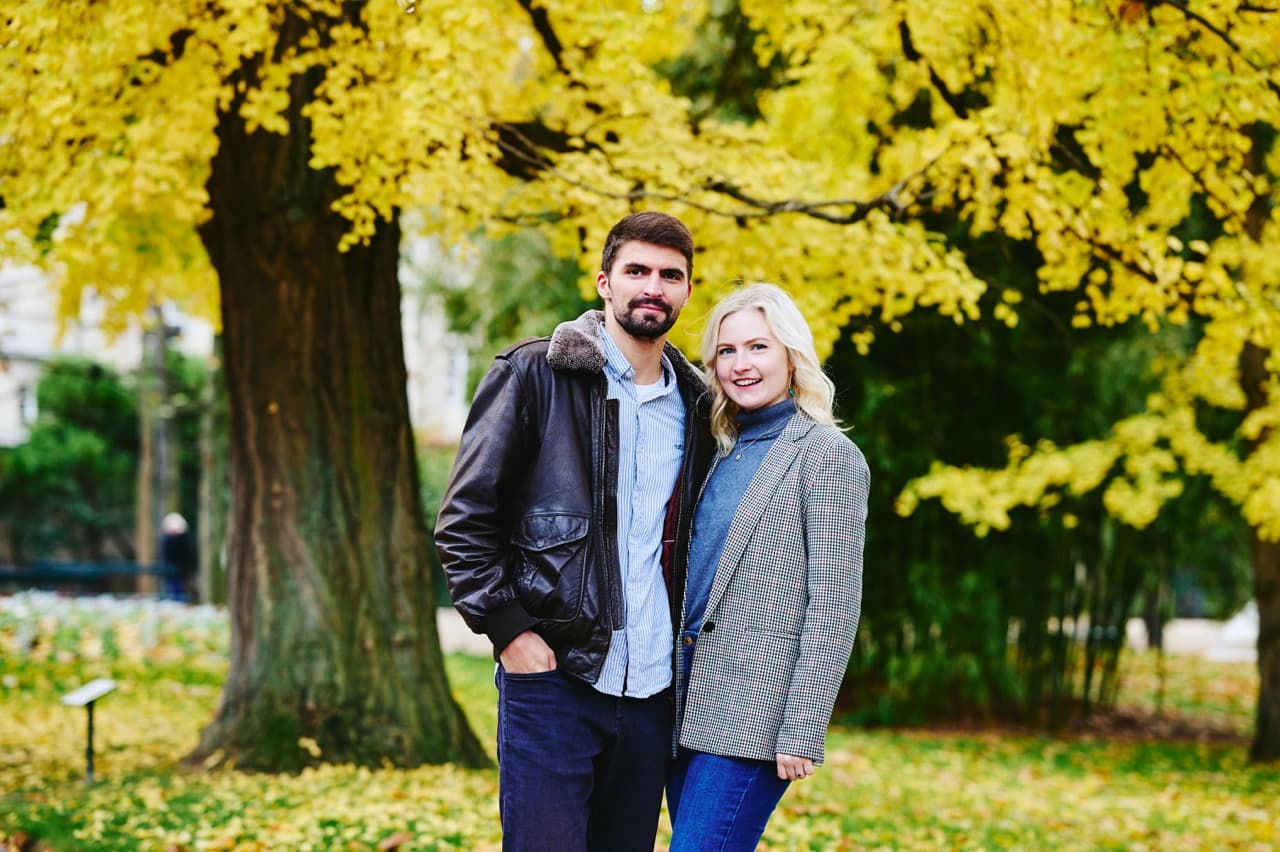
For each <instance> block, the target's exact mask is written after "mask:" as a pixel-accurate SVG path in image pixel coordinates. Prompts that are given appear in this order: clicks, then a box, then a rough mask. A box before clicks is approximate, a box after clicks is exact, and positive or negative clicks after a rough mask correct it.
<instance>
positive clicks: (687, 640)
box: [680, 636, 693, 648]
mask: <svg viewBox="0 0 1280 852" xmlns="http://www.w3.org/2000/svg"><path fill="white" fill-rule="evenodd" d="M680 644H681V645H683V646H685V647H686V648H688V647H689V646H690V645H692V644H693V637H692V636H681V637H680Z"/></svg>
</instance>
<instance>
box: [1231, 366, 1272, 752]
mask: <svg viewBox="0 0 1280 852" xmlns="http://www.w3.org/2000/svg"><path fill="white" fill-rule="evenodd" d="M1266 361H1267V352H1266V350H1264V349H1260V348H1259V347H1257V346H1254V345H1253V344H1252V343H1248V344H1245V349H1244V353H1243V354H1242V355H1241V356H1240V381H1241V384H1243V385H1244V390H1245V397H1246V399H1247V405H1246V410H1247V411H1253V410H1255V409H1257V408H1260V407H1261V406H1262V404H1263V403H1264V402H1265V401H1266V393H1267V383H1268V382H1269V380H1270V376H1269V375H1268V373H1267V364H1266ZM1259 440H1262V436H1260V437H1259ZM1250 449H1252V448H1250ZM1249 539H1250V544H1251V545H1252V547H1251V550H1252V553H1253V596H1254V599H1255V600H1256V601H1257V604H1258V715H1257V730H1256V731H1254V735H1253V745H1252V746H1250V748H1249V757H1250V759H1252V760H1255V761H1267V760H1280V542H1274V541H1264V540H1263V539H1262V538H1261V537H1260V536H1259V535H1258V531H1257V530H1256V529H1250V530H1249Z"/></svg>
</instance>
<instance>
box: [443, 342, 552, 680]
mask: <svg viewBox="0 0 1280 852" xmlns="http://www.w3.org/2000/svg"><path fill="white" fill-rule="evenodd" d="M527 425H528V424H527V411H526V409H525V404H524V399H523V394H522V392H521V386H520V379H519V376H518V375H517V374H516V372H515V370H514V368H513V367H512V365H511V363H510V362H509V361H508V360H507V359H505V358H498V359H497V360H495V361H494V363H493V366H492V367H491V368H490V369H489V372H488V373H487V374H486V375H485V377H484V379H482V380H481V382H480V386H479V387H478V388H477V389H476V394H475V400H474V401H473V402H472V404H471V411H470V413H469V414H468V415H467V425H466V427H465V428H464V430H463V433H462V441H461V443H460V444H459V446H458V456H457V459H456V460H455V461H454V463H453V473H452V475H451V476H450V480H449V487H448V489H447V490H446V491H445V495H444V499H443V501H441V505H440V514H439V515H438V516H437V519H436V549H437V550H438V551H439V553H440V562H441V565H442V566H443V567H444V573H445V578H446V579H447V580H448V581H449V593H450V595H451V596H452V597H453V603H454V606H456V607H457V608H458V612H459V613H461V614H462V617H463V619H464V620H465V621H466V622H467V625H468V626H469V627H470V628H471V629H472V630H473V631H475V632H476V633H483V634H485V635H487V636H488V637H489V638H490V640H491V641H492V642H493V647H494V656H495V657H496V656H498V655H499V654H500V653H501V652H502V651H503V649H504V648H506V647H507V645H508V644H509V643H510V642H511V640H512V639H514V638H515V637H516V636H518V635H520V634H521V633H524V632H525V631H527V630H529V629H530V628H531V627H533V625H534V624H536V623H537V619H535V618H533V617H532V616H530V615H529V613H527V612H525V609H524V607H523V606H522V605H521V603H520V600H519V598H518V597H517V595H516V591H515V588H514V586H513V585H512V569H513V566H512V564H511V544H510V538H511V536H510V530H511V524H512V522H513V521H514V518H513V517H512V514H513V511H514V510H513V504H512V497H513V495H515V494H516V493H517V492H518V491H519V490H520V484H521V479H522V477H523V473H524V470H525V466H526V464H527V460H528V459H529V457H530V456H531V454H532V453H533V452H535V451H536V446H535V445H534V444H535V441H536V439H534V438H532V437H531V436H530V435H529V434H528V429H527Z"/></svg>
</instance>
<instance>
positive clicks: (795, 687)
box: [777, 436, 871, 770]
mask: <svg viewBox="0 0 1280 852" xmlns="http://www.w3.org/2000/svg"><path fill="white" fill-rule="evenodd" d="M823 452H824V458H823V459H822V461H821V464H820V465H818V467H817V470H816V471H815V473H814V475H813V478H812V482H811V485H810V487H809V491H808V492H807V494H806V495H805V499H804V505H803V507H802V510H803V519H804V527H805V547H806V552H807V560H808V574H807V576H808V581H807V582H808V593H809V602H808V607H807V608H806V610H805V615H804V623H803V626H802V628H801V632H800V655H799V658H798V659H797V661H796V666H795V669H794V671H793V672H792V677H791V688H790V691H789V693H788V696H787V707H786V711H785V713H784V715H783V719H782V727H781V729H780V730H779V732H778V744H777V752H778V754H779V755H780V758H779V769H780V770H782V769H783V768H784V767H783V766H782V762H781V757H786V756H794V757H800V758H807V759H809V760H811V761H813V762H814V763H821V762H822V759H823V757H824V743H825V739H826V732H827V726H828V724H830V721H831V711H832V709H833V708H834V707H835V700H836V693H837V692H838V691H839V689H840V683H841V681H842V680H843V679H844V673H845V669H847V668H848V665H849V655H850V653H851V652H852V650H853V638H854V635H855V634H856V633H857V629H858V615H859V613H860V610H861V606H862V551H863V543H864V541H865V536H866V522H867V498H868V494H869V490H870V486H871V473H870V471H869V470H868V468H867V462H866V459H864V458H863V456H862V452H861V451H860V450H859V449H858V448H857V447H856V446H854V444H853V443H852V442H851V441H849V440H847V439H844V438H843V436H841V438H840V439H837V440H835V441H833V442H832V443H831V444H829V445H828V446H827V447H826V448H825V449H824V451H823Z"/></svg>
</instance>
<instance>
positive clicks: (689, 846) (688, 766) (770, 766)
mask: <svg viewBox="0 0 1280 852" xmlns="http://www.w3.org/2000/svg"><path fill="white" fill-rule="evenodd" d="M790 783H791V782H790V781H784V780H782V779H781V778H779V777H778V769H777V765H776V764H775V763H774V762H773V761H763V760H746V759H744V758H741V757H721V756H720V755H718V754H706V753H705V752H700V751H690V750H689V749H681V750H680V756H679V757H678V758H677V759H676V762H675V765H674V766H673V767H672V768H671V778H670V780H669V781H668V782H667V808H668V810H669V811H670V812H671V852H737V850H742V852H750V851H751V850H752V849H755V848H756V845H757V844H758V843H759V842H760V836H761V835H763V834H764V827H765V824H766V823H768V822H769V816H770V814H772V813H773V809H774V808H776V807H777V806H778V801H779V800H780V799H781V798H782V794H783V793H785V792H786V791H787V786H788V785H789V784H790Z"/></svg>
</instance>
